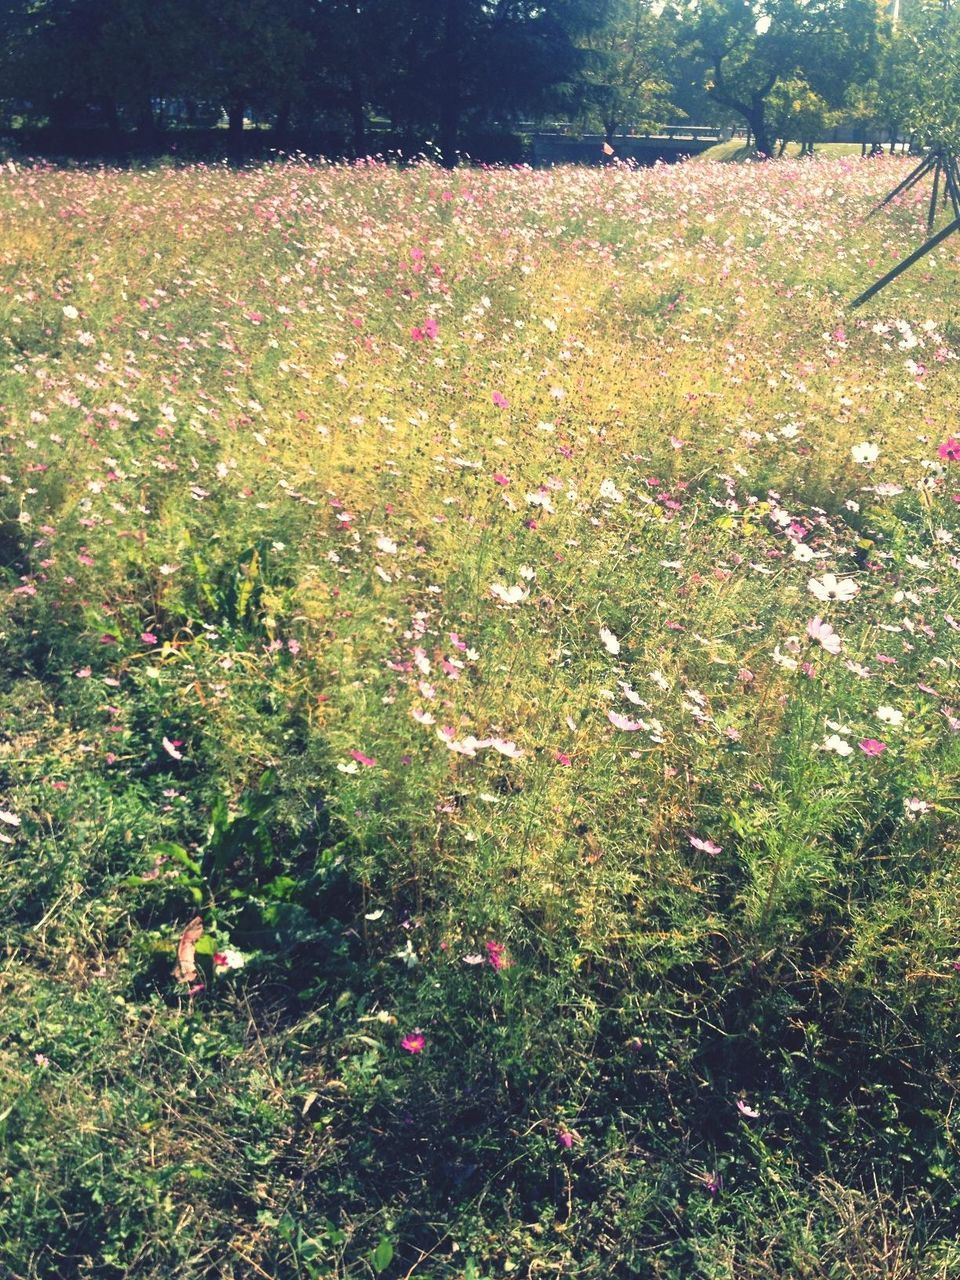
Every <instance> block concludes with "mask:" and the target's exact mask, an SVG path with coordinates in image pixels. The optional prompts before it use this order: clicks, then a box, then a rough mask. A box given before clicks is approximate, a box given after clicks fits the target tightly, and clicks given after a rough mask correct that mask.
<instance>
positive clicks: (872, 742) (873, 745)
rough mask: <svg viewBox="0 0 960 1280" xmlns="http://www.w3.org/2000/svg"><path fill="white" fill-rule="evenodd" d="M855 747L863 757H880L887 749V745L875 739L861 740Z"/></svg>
mask: <svg viewBox="0 0 960 1280" xmlns="http://www.w3.org/2000/svg"><path fill="white" fill-rule="evenodd" d="M857 745H858V746H859V748H860V750H861V751H862V752H863V754H864V755H865V756H882V755H883V753H884V751H886V749H887V744H886V743H885V742H878V741H877V739H876V738H861V739H860V741H859V743H858V744H857Z"/></svg>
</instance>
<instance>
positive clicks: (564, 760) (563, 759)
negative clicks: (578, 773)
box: [554, 751, 573, 768]
mask: <svg viewBox="0 0 960 1280" xmlns="http://www.w3.org/2000/svg"><path fill="white" fill-rule="evenodd" d="M554 759H555V760H556V762H557V764H560V765H563V766H564V768H567V767H569V766H570V765H571V764H572V763H573V761H572V760H571V759H570V757H569V756H567V755H564V753H563V752H562V751H557V752H556V753H555V755H554Z"/></svg>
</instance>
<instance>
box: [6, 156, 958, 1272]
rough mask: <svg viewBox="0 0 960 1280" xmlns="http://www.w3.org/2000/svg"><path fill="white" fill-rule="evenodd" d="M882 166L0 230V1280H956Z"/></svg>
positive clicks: (456, 185) (933, 388) (779, 169)
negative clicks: (863, 298)
mask: <svg viewBox="0 0 960 1280" xmlns="http://www.w3.org/2000/svg"><path fill="white" fill-rule="evenodd" d="M909 163H910V162H909V161H906V160H902V161H901V160H887V159H885V160H883V161H872V162H870V163H863V164H861V163H860V162H859V160H858V159H857V158H856V157H853V158H851V157H849V156H840V157H838V158H835V159H830V160H827V159H820V160H816V161H814V162H812V163H808V162H803V163H802V164H801V163H798V162H793V161H787V162H785V163H783V164H778V165H768V166H742V167H733V166H720V165H706V166H704V165H699V164H690V165H682V166H678V167H674V168H669V169H664V168H660V169H656V170H646V171H637V172H635V171H630V170H628V169H618V168H614V169H607V170H591V171H583V170H580V171H578V170H552V171H549V172H530V171H498V170H489V171H463V172H460V173H457V174H456V175H450V174H446V173H443V172H441V171H439V170H436V169H433V168H430V167H421V168H415V169H410V170H406V171H400V170H395V169H390V168H386V167H381V166H357V167H336V166H326V165H324V166H309V165H305V164H304V165H295V164H291V165H288V166H267V167H260V168H251V169H249V170H234V171H231V170H228V169H225V168H223V169H221V168H217V167H213V168H204V167H200V166H198V167H192V168H184V169H181V170H173V169H158V170H154V171H142V172H136V173H120V172H113V171H109V170H101V171H89V172H79V171H75V172H60V171H55V170H49V171H47V170H42V169H36V170H32V169H23V170H19V171H16V172H14V171H9V170H8V171H6V172H5V173H4V174H3V175H2V177H0V280H2V286H3V287H2V291H0V321H2V332H3V334H4V337H3V340H2V341H3V350H2V352H0V361H2V365H0V368H2V380H3V381H2V387H3V395H2V406H3V410H2V412H3V417H2V420H0V594H2V604H3V612H2V615H0V837H2V843H0V856H2V858H3V872H4V874H3V877H2V881H0V886H2V887H0V901H2V906H3V910H2V914H0V919H2V921H3V943H4V947H3V952H2V959H0V992H2V1000H0V1028H2V1031H0V1187H2V1191H3V1195H2V1197H0V1270H2V1271H3V1273H4V1274H9V1275H10V1276H11V1277H14V1278H15V1280H41V1277H42V1278H43V1280H47V1278H50V1280H61V1278H63V1280H66V1278H68V1277H69V1278H73V1277H77V1278H81V1277H82V1278H83V1280H88V1278H89V1280H92V1278H94V1277H96V1280H111V1277H118V1278H119V1277H128V1276H131V1277H138V1278H140V1277H143V1278H146V1277H150V1278H156V1280H160V1278H161V1277H164V1278H166V1277H169V1276H171V1275H174V1274H176V1275H179V1276H184V1277H191V1280H192V1278H193V1277H198V1278H199V1277H211V1278H212V1277H222V1276H231V1277H244V1278H246V1277H254V1276H259V1277H263V1276H267V1277H269V1278H270V1280H281V1278H283V1280H285V1278H286V1277H297V1278H300V1277H304V1278H306V1280H320V1278H321V1277H322V1278H323V1280H332V1278H333V1277H338V1278H339V1277H344V1278H346V1277H350V1278H353V1277H367V1276H373V1275H381V1276H385V1277H388V1280H394V1278H395V1280H400V1278H401V1277H403V1278H404V1280H406V1278H408V1277H413V1276H418V1277H430V1278H431V1280H433V1278H434V1277H436V1278H438V1280H440V1278H443V1280H480V1278H481V1277H488V1278H490V1280H492V1278H493V1277H497V1278H498V1280H500V1278H501V1277H505V1276H510V1275H517V1276H531V1277H533V1276H544V1275H546V1276H557V1277H577V1278H579V1280H600V1278H601V1277H604V1278H606V1277H610V1276H616V1277H651V1278H654V1280H687V1277H697V1278H698V1280H773V1278H781V1277H782V1278H786V1277H790V1280H794V1278H796V1280H847V1278H851V1280H852V1277H857V1278H858V1280H873V1278H874V1277H875V1278H876V1280H880V1278H881V1277H883V1278H884V1280H890V1278H891V1277H894V1278H896V1280H934V1278H937V1280H949V1278H950V1277H952V1276H954V1275H956V1274H958V1270H960V1253H958V1251H957V1246H956V1243H955V1242H956V1239H957V1228H958V1225H960V1222H958V1219H960V1193H958V1190H957V1188H958V1185H960V1182H958V1173H960V1170H958V1160H957V1136H956V1132H955V1111H956V1101H957V1086H958V1080H957V1071H956V1049H957V1030H958V1023H957V1016H956V1007H957V994H956V993H957V990H958V988H957V985H956V984H957V983H958V982H960V977H958V969H957V965H958V962H960V870H958V864H957V857H956V854H957V832H958V799H960V792H958V786H957V779H958V777H960V732H958V730H960V689H958V684H957V664H956V654H957V632H958V629H960V576H958V569H960V559H958V556H960V548H958V539H960V482H958V478H957V464H958V460H960V459H958V456H957V455H960V445H957V444H956V440H955V437H956V434H957V433H956V427H955V411H956V404H957V397H958V389H960V387H958V373H957V368H958V352H960V332H958V329H957V321H956V315H955V303H954V301H953V299H954V296H955V289H956V278H957V271H956V268H957V252H958V249H960V244H954V243H953V242H951V241H947V242H946V244H945V246H944V248H943V249H942V250H940V251H939V252H938V254H937V255H935V256H933V255H932V256H931V258H929V259H927V260H926V262H925V263H924V265H923V266H922V267H918V268H916V269H914V271H913V272H912V273H908V274H907V275H905V276H904V277H903V278H902V279H901V280H900V281H898V282H897V284H896V285H895V286H893V287H891V289H890V290H888V291H886V292H884V293H881V294H880V295H879V296H878V297H877V298H876V299H874V300H873V302H872V303H871V305H870V307H868V308H866V309H865V310H864V311H863V312H861V313H850V312H848V311H847V310H846V308H845V300H847V299H849V298H851V297H853V296H855V295H856V294H857V293H858V292H860V291H861V289H862V288H863V287H864V286H865V285H866V284H867V283H868V282H869V281H870V280H872V279H874V278H875V277H876V276H877V275H878V274H881V273H882V271H883V270H884V269H885V268H886V266H887V265H889V264H890V263H892V262H893V261H894V260H896V259H897V258H899V257H902V256H904V255H905V254H906V253H907V252H908V251H909V249H910V248H911V247H912V246H913V245H915V244H916V243H918V242H919V241H920V239H921V238H922V236H923V234H924V223H925V217H926V204H927V199H928V196H927V193H925V192H923V191H916V192H915V193H912V194H911V197H910V199H909V200H908V201H907V202H903V203H900V204H898V205H897V206H896V207H894V208H892V209H890V210H888V211H887V212H886V213H885V214H884V216H883V217H882V218H877V219H874V220H872V221H871V222H869V223H864V222H863V221H862V219H863V217H864V215H865V214H866V213H867V212H868V211H869V209H870V208H871V207H872V206H873V205H874V204H875V203H876V202H877V201H878V200H879V199H880V198H881V197H882V196H883V194H884V193H885V192H886V191H887V190H889V189H890V188H892V187H893V186H894V185H896V183H897V181H898V180H899V179H900V178H901V177H902V176H903V175H904V174H905V173H906V172H907V167H908V166H909ZM865 446H875V456H874V451H873V450H871V449H869V448H865ZM827 575H834V576H835V578H836V579H837V580H838V581H839V583H840V584H841V586H840V588H839V589H838V590H832V591H831V590H828V588H832V587H833V585H834V584H833V582H832V580H831V579H830V578H829V577H828V576H827ZM824 595H827V596H831V595H832V596H833V597H837V596H839V598H832V599H823V598H822V597H823V596H824ZM817 619H819V623H818V622H817V621H816V620H817ZM823 624H826V629H825V628H824V626H823ZM818 637H819V638H818ZM837 650H838V651H837ZM197 917H199V919H200V921H201V923H202V928H203V932H202V934H201V933H199V929H198V928H197V927H194V928H193V930H192V932H190V931H188V929H187V927H188V925H189V924H190V923H191V921H193V920H195V919H196V918H197ZM188 933H189V936H190V937H192V941H193V943H195V948H196V949H195V954H194V952H193V949H192V946H189V945H187V943H186V941H184V940H183V939H184V938H185V936H187V934H188ZM178 944H179V952H180V954H179V956H178ZM241 960H242V967H238V964H239V961H241ZM178 964H179V976H178V974H177V973H175V968H176V967H177V966H178ZM193 971H195V974H194V972H193Z"/></svg>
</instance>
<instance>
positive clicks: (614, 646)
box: [600, 627, 620, 655]
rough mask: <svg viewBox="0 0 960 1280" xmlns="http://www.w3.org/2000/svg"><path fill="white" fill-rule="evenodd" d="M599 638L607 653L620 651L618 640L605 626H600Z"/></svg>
mask: <svg viewBox="0 0 960 1280" xmlns="http://www.w3.org/2000/svg"><path fill="white" fill-rule="evenodd" d="M600 639H601V640H602V641H603V647H604V648H605V649H606V651H607V653H612V654H614V655H616V654H618V653H619V652H620V641H619V640H618V639H617V637H616V636H615V635H614V634H613V632H612V631H610V630H609V629H608V628H607V627H601V628H600Z"/></svg>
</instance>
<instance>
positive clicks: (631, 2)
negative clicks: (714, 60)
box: [581, 0, 677, 144]
mask: <svg viewBox="0 0 960 1280" xmlns="http://www.w3.org/2000/svg"><path fill="white" fill-rule="evenodd" d="M676 28H677V23H676V20H675V18H674V15H673V13H672V12H671V11H670V10H665V9H663V8H662V7H659V6H656V5H655V4H653V3H651V0H613V3H612V5H611V7H610V10H609V14H608V18H607V21H606V22H605V23H604V25H603V26H602V27H601V28H600V29H599V30H598V31H596V32H594V33H592V34H591V35H590V36H589V37H588V39H587V40H586V41H585V42H584V48H585V50H586V52H587V54H588V59H587V62H586V66H585V68H584V71H583V76H582V84H581V95H582V108H581V110H582V114H583V116H584V117H585V119H587V120H588V121H594V120H596V121H598V122H599V124H600V126H601V127H602V129H603V135H604V138H605V139H606V141H607V142H609V143H611V144H612V143H613V141H614V139H615V137H616V135H617V133H618V132H619V131H620V129H621V128H623V127H624V126H625V125H632V126H634V127H650V126H651V125H653V124H655V123H658V122H660V121H663V120H664V119H665V118H666V117H667V116H668V115H669V114H671V111H674V112H675V111H676V108H675V107H672V106H671V103H670V91H671V87H672V86H671V82H670V79H669V76H670V66H671V64H672V63H673V61H674V58H675V55H676Z"/></svg>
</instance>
